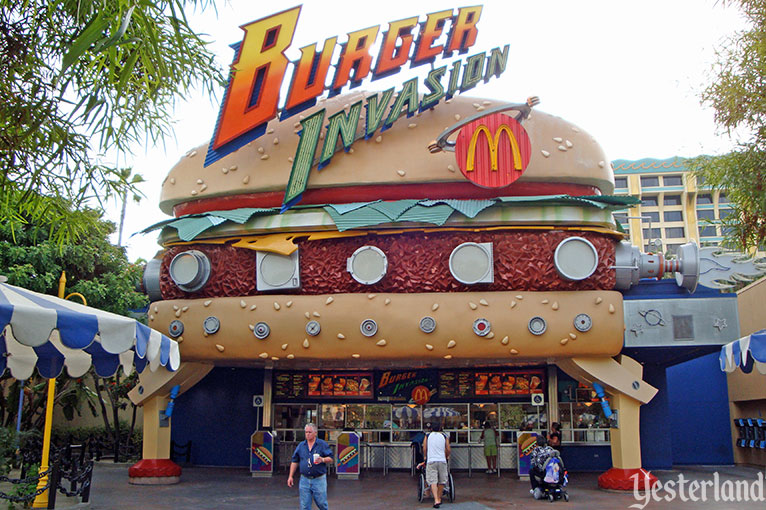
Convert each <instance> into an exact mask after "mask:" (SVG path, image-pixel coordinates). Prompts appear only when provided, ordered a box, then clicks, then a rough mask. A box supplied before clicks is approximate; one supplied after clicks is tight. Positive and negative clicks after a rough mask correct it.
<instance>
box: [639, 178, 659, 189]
mask: <svg viewBox="0 0 766 510" xmlns="http://www.w3.org/2000/svg"><path fill="white" fill-rule="evenodd" d="M659 185H660V178H659V177H641V187H642V188H656V187H658V186H659Z"/></svg>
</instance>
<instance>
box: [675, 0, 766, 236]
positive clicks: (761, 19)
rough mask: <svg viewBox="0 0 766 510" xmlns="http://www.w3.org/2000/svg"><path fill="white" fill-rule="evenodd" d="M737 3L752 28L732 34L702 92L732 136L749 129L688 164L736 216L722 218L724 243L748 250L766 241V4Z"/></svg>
mask: <svg viewBox="0 0 766 510" xmlns="http://www.w3.org/2000/svg"><path fill="white" fill-rule="evenodd" d="M724 4H727V5H736V6H737V7H739V9H740V10H741V12H742V14H743V15H744V17H745V19H746V20H747V21H748V24H749V28H748V29H747V30H744V31H742V32H737V33H735V34H733V35H732V36H731V37H730V38H729V39H728V40H727V41H726V42H725V44H724V45H723V47H722V49H720V50H719V52H718V62H717V64H716V65H715V66H714V69H713V71H714V76H713V79H712V81H711V83H710V85H709V86H708V87H707V88H706V89H705V91H704V92H703V94H702V101H703V104H707V105H709V106H712V107H713V108H714V109H715V120H716V122H717V123H718V124H719V125H720V126H721V127H723V128H724V129H725V130H726V131H727V132H728V133H729V134H732V133H734V132H742V131H744V132H746V133H747V135H746V137H747V138H745V139H742V140H739V145H738V147H737V149H736V150H734V151H733V152H731V153H729V154H726V155H724V156H718V157H709V156H702V157H698V158H695V159H693V160H690V161H689V167H690V169H692V170H693V171H694V172H695V173H696V174H697V175H698V176H701V177H703V178H704V180H705V183H706V184H709V185H711V186H713V187H714V188H717V189H721V190H726V193H727V196H728V198H729V201H730V202H731V206H732V209H733V214H731V215H729V216H728V217H726V218H723V219H722V220H721V223H722V225H723V229H724V232H726V234H725V240H724V241H725V244H727V245H730V246H732V247H734V248H738V249H743V250H747V249H749V248H753V247H758V246H761V245H762V244H763V242H764V241H765V240H766V192H765V189H764V181H765V180H766V94H764V82H766V3H764V2H763V0H726V1H725V2H724Z"/></svg>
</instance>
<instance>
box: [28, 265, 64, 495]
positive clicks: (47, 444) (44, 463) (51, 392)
mask: <svg viewBox="0 0 766 510" xmlns="http://www.w3.org/2000/svg"><path fill="white" fill-rule="evenodd" d="M64 289H66V272H64V271H61V278H59V295H58V297H59V298H61V299H64ZM55 396H56V378H55V377H52V378H50V379H48V402H47V404H46V406H45V432H44V433H43V458H42V460H41V461H40V472H41V473H42V472H45V471H47V470H48V465H49V463H50V462H49V461H50V453H51V429H52V428H53V400H54V397H55ZM47 484H48V475H45V476H43V477H42V478H40V481H39V482H38V483H37V490H40V489H42V488H43V487H45V486H46V485H47ZM48 492H49V491H48V490H45V492H43V493H41V494H40V495H39V496H37V497H36V498H35V501H34V503H32V508H48Z"/></svg>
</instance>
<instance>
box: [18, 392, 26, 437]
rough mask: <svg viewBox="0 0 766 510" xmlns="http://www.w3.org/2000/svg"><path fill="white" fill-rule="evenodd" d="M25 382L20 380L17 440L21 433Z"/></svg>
mask: <svg viewBox="0 0 766 510" xmlns="http://www.w3.org/2000/svg"><path fill="white" fill-rule="evenodd" d="M24 382H25V381H19V410H18V412H17V413H16V440H17V441H18V435H19V434H20V433H21V410H22V408H23V407H24Z"/></svg>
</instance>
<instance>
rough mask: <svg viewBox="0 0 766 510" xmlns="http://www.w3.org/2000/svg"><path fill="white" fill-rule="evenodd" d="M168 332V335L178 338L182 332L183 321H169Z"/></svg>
mask: <svg viewBox="0 0 766 510" xmlns="http://www.w3.org/2000/svg"><path fill="white" fill-rule="evenodd" d="M168 333H170V336H172V337H173V338H178V337H179V336H181V335H183V334H184V323H183V322H181V321H173V322H171V323H170V327H169V328H168Z"/></svg>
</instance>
